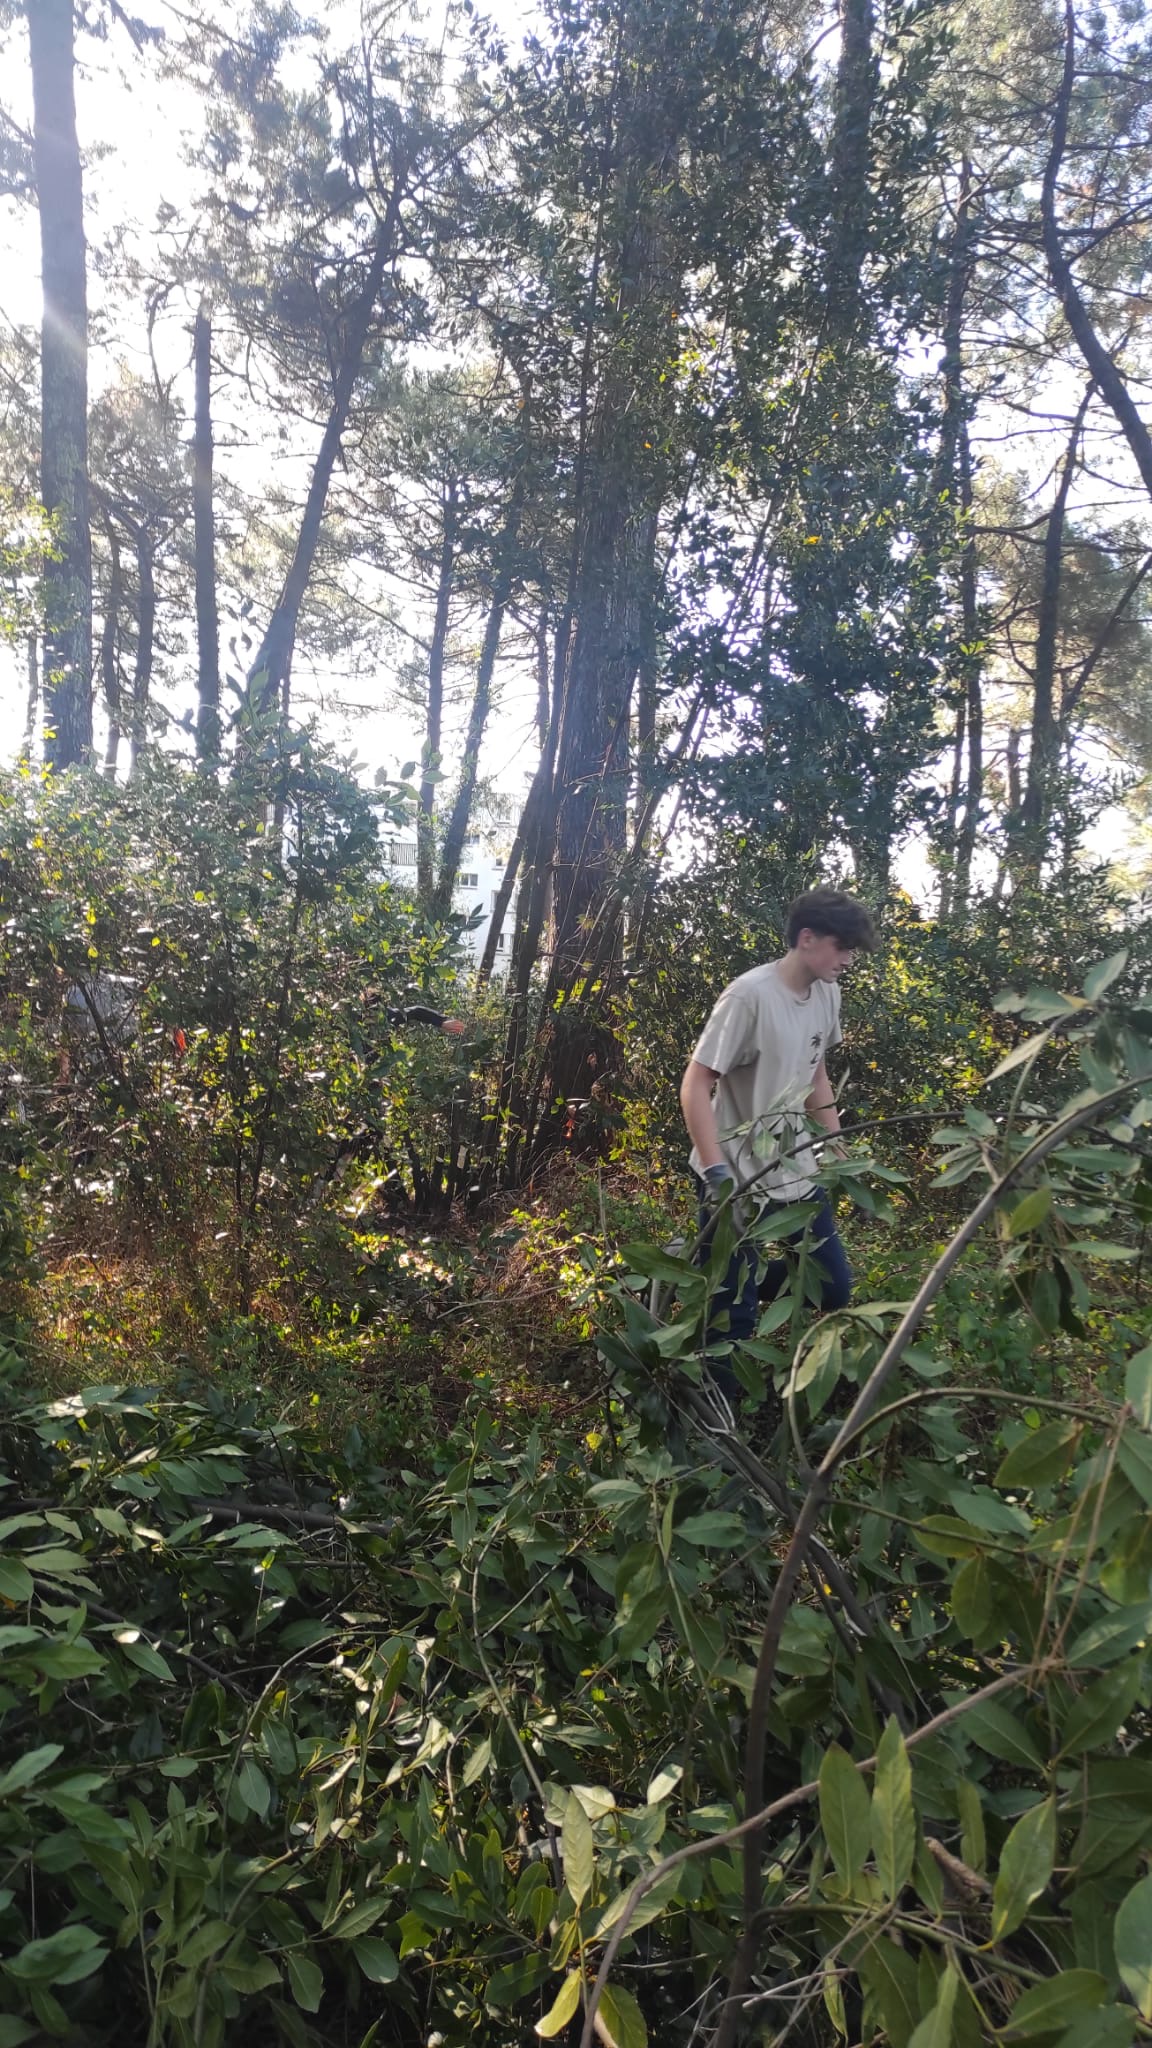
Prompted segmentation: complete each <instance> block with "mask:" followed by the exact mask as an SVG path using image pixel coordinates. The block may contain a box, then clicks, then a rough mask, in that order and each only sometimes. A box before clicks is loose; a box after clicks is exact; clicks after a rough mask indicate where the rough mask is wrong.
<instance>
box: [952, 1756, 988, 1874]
mask: <svg viewBox="0 0 1152 2048" xmlns="http://www.w3.org/2000/svg"><path fill="white" fill-rule="evenodd" d="M956 1811H957V1813H958V1814H959V1816H960V1854H961V1856H962V1858H963V1860H964V1862H965V1863H966V1864H967V1865H968V1867H969V1869H970V1870H983V1868H984V1862H985V1858H986V1856H987V1853H988V1852H987V1844H986V1842H985V1837H984V1808H983V1805H982V1804H981V1800H980V1788H979V1786H978V1785H974V1784H973V1783H972V1780H971V1778H961V1780H960V1782H959V1784H958V1785H957V1787H956Z"/></svg>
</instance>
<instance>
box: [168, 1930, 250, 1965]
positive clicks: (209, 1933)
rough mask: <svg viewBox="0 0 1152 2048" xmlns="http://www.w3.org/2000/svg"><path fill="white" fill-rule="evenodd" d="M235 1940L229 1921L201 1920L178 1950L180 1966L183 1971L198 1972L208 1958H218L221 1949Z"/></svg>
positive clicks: (234, 1932) (234, 1931)
mask: <svg viewBox="0 0 1152 2048" xmlns="http://www.w3.org/2000/svg"><path fill="white" fill-rule="evenodd" d="M235 1939H236V1929H235V1927H234V1926H233V1925H232V1922H231V1921H230V1920H202V1921H201V1923H200V1925H199V1927H197V1928H196V1929H195V1930H194V1931H193V1933H192V1934H190V1935H189V1937H188V1939H187V1941H186V1942H184V1943H183V1945H182V1946H181V1950H180V1962H181V1966H182V1967H183V1968H184V1969H185V1970H198V1969H199V1967H200V1965H201V1963H205V1962H207V1960H208V1958H209V1956H218V1955H219V1953H220V1951H221V1949H222V1948H227V1946H228V1943H229V1942H230V1941H234V1940H235Z"/></svg>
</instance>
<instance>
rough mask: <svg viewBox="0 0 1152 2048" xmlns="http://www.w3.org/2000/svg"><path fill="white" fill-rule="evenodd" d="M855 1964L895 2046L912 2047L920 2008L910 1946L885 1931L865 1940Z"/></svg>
mask: <svg viewBox="0 0 1152 2048" xmlns="http://www.w3.org/2000/svg"><path fill="white" fill-rule="evenodd" d="M854 1960H855V1967H856V1969H857V1971H858V1972H859V1975H860V1980H861V1982H862V1983H863V1985H864V1987H865V1989H866V1990H867V1991H868V1993H869V1996H870V1997H871V1998H872V2000H873V2001H874V2003H875V2004H876V2006H877V2007H878V2009H879V2012H880V2018H881V2020H882V2022H883V2025H884V2031H885V2033H886V2034H887V2036H888V2039H889V2042H890V2043H891V2048H908V2043H909V2042H910V2040H911V2039H912V2034H913V2031H914V2029H915V2026H916V2020H917V2016H918V2014H919V2011H920V2000H919V1990H918V1986H917V1981H916V1965H915V1963H914V1962H913V1961H912V1958H911V1956H910V1955H909V1953H908V1951H907V1949H905V1948H897V1946H896V1944H895V1942H894V1941H890V1940H889V1939H888V1936H887V1935H884V1934H881V1935H879V1936H877V1938H876V1939H875V1940H874V1941H872V1940H869V1941H867V1942H866V1943H865V1946H864V1947H863V1948H862V1950H861V1952H860V1954H859V1955H858V1956H856V1957H855V1959H854Z"/></svg>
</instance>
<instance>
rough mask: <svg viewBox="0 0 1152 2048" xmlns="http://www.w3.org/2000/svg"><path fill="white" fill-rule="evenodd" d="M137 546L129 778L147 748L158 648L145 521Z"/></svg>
mask: <svg viewBox="0 0 1152 2048" xmlns="http://www.w3.org/2000/svg"><path fill="white" fill-rule="evenodd" d="M133 539H134V541H135V543H136V581H137V586H138V590H137V599H136V604H137V611H136V660H135V662H134V664H133V669H132V710H131V722H130V726H129V731H130V735H131V760H130V762H129V771H128V772H129V774H131V773H132V772H133V771H134V770H135V767H136V763H137V760H138V759H139V755H140V749H141V747H142V746H143V744H144V738H145V724H146V714H147V710H148V694H149V690H150V688H151V684H152V661H153V655H154V652H155V646H156V551H155V547H154V544H153V540H152V535H151V534H150V532H149V531H148V528H147V526H146V525H145V524H144V522H143V521H141V522H140V524H139V526H137V527H136V529H135V532H134V534H133Z"/></svg>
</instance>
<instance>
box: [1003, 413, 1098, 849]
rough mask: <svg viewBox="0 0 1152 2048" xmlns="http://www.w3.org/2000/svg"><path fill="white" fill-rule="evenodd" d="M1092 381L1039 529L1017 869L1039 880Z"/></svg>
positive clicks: (1057, 742)
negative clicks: (1074, 501) (1070, 551)
mask: <svg viewBox="0 0 1152 2048" xmlns="http://www.w3.org/2000/svg"><path fill="white" fill-rule="evenodd" d="M1095 388H1096V387H1095V384H1094V383H1092V384H1089V386H1088V389H1087V390H1086V391H1085V393H1084V396H1083V398H1082V399H1081V401H1080V404H1079V407H1078V408H1077V412H1076V417H1075V419H1074V421H1073V423H1072V432H1071V434H1070V436H1069V439H1068V446H1067V448H1066V450H1065V453H1064V460H1063V462H1062V464H1061V466H1060V478H1059V482H1058V484H1057V488H1056V496H1055V498H1054V499H1053V501H1052V509H1051V511H1050V512H1049V514H1048V519H1047V522H1046V524H1045V528H1044V567H1043V574H1042V577H1041V583H1040V603H1039V606H1038V608H1037V613H1036V646H1035V652H1034V654H1033V668H1032V725H1031V735H1030V742H1029V750H1028V775H1027V781H1026V783H1025V787H1024V794H1023V799H1022V802H1021V805H1020V827H1021V832H1020V840H1021V848H1020V852H1021V858H1020V869H1021V872H1022V873H1027V874H1028V875H1029V876H1030V877H1031V878H1032V879H1033V880H1036V879H1038V877H1039V874H1040V867H1041V863H1042V861H1043V858H1044V846H1045V838H1046V834H1047V828H1048V822H1049V815H1050V812H1051V806H1052V778H1053V774H1054V771H1055V768H1056V764H1057V762H1058V760H1059V756H1060V728H1059V722H1058V719H1057V715H1056V648H1057V641H1058V637H1059V630H1060V587H1061V583H1062V580H1063V572H1064V526H1065V521H1066V519H1067V514H1068V493H1069V491H1070V490H1071V488H1072V480H1073V477H1074V476H1075V474H1076V464H1077V462H1078V460H1079V457H1080V436H1081V434H1082V433H1083V431H1084V420H1085V417H1086V415H1087V412H1088V407H1089V405H1090V404H1091V402H1092V396H1093V393H1094V391H1095Z"/></svg>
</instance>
